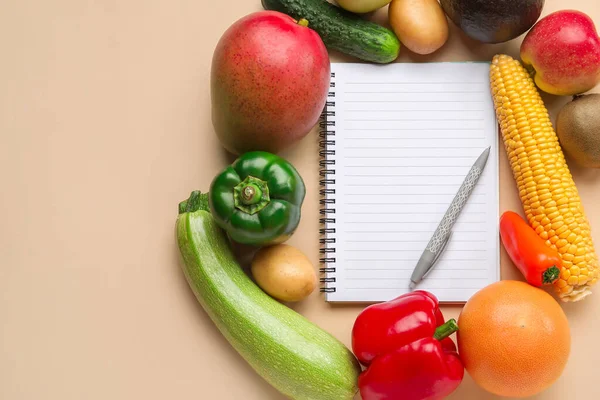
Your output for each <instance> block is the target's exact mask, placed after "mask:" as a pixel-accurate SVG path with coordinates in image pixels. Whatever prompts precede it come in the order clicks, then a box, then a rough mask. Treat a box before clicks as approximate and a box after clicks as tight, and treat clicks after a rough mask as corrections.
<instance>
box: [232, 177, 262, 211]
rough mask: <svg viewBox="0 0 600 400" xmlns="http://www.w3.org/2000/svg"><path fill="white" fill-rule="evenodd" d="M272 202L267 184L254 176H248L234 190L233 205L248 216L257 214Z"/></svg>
mask: <svg viewBox="0 0 600 400" xmlns="http://www.w3.org/2000/svg"><path fill="white" fill-rule="evenodd" d="M270 201H271V198H270V197H269V186H268V185H267V182H265V181H263V180H262V179H259V178H256V177H254V176H247V177H246V179H244V180H243V181H242V182H240V183H238V184H237V185H236V186H234V188H233V204H234V205H235V208H237V209H238V210H240V211H243V212H245V213H246V214H250V215H253V214H256V213H257V212H259V211H260V210H262V209H263V208H265V207H266V206H267V205H268V204H269V202H270Z"/></svg>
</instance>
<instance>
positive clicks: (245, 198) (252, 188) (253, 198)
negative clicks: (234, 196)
mask: <svg viewBox="0 0 600 400" xmlns="http://www.w3.org/2000/svg"><path fill="white" fill-rule="evenodd" d="M261 199H262V190H260V188H259V187H258V185H256V184H254V183H249V184H247V185H246V186H244V187H243V188H242V190H241V191H240V200H241V201H242V203H244V204H246V205H251V204H256V203H258V202H259V201H260V200H261Z"/></svg>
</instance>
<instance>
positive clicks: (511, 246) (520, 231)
mask: <svg viewBox="0 0 600 400" xmlns="http://www.w3.org/2000/svg"><path fill="white" fill-rule="evenodd" d="M500 237H501V238H502V243H503V244H504V248H505V249H506V252H507V253H508V255H509V257H510V259H511V260H512V262H513V263H514V264H515V265H516V266H517V268H518V269H519V271H521V273H523V275H524V276H525V279H527V282H529V284H530V285H533V286H536V287H541V286H543V285H549V284H551V283H553V282H554V281H555V280H557V279H558V277H559V276H560V271H561V268H562V261H561V258H560V255H559V254H558V252H557V251H556V250H554V249H552V248H550V247H549V246H547V245H546V242H545V241H544V239H542V238H541V237H539V236H538V234H537V233H536V232H535V230H534V229H533V228H532V227H530V226H529V225H528V224H527V222H525V220H524V219H523V218H521V216H520V215H519V214H517V213H514V212H512V211H507V212H505V213H504V214H502V216H501V217H500Z"/></svg>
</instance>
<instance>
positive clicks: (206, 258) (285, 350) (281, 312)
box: [177, 192, 360, 400]
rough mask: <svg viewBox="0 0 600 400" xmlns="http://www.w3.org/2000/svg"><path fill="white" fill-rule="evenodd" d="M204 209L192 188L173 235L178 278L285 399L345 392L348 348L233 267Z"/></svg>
mask: <svg viewBox="0 0 600 400" xmlns="http://www.w3.org/2000/svg"><path fill="white" fill-rule="evenodd" d="M205 210H206V211H205ZM207 210H208V206H207V198H206V197H205V195H200V193H199V192H193V193H192V196H191V197H190V199H189V200H187V201H185V202H182V203H181V204H180V206H179V212H180V214H179V217H178V218H177V241H178V245H179V250H180V252H181V254H182V256H183V260H184V266H183V272H184V274H185V277H186V279H187V281H188V283H189V285H190V287H191V288H192V290H193V292H194V294H195V295H196V298H197V299H198V301H199V302H200V304H201V305H202V307H203V308H204V310H206V312H207V314H208V315H209V317H210V318H211V320H212V321H213V322H214V324H215V325H216V326H217V328H218V329H219V330H220V331H221V333H222V334H223V336H225V338H227V340H228V341H229V343H230V344H231V345H232V346H233V347H234V348H235V349H236V350H237V351H238V352H239V353H240V355H241V356H242V357H243V358H244V359H245V360H246V361H247V362H248V363H249V364H250V365H251V366H252V367H253V368H254V369H255V370H256V372H257V373H258V374H260V375H261V376H262V377H263V378H264V379H266V380H267V381H268V382H269V383H270V384H271V385H273V386H274V387H275V388H276V389H277V390H279V391H280V392H281V393H283V394H284V395H286V396H288V397H289V398H292V399H299V400H344V399H348V400H350V399H352V398H353V397H354V394H355V393H356V392H357V386H356V384H357V379H358V374H359V373H360V367H359V364H358V361H357V360H356V358H355V357H354V355H353V354H352V352H351V351H350V350H349V349H348V348H347V347H346V346H345V345H344V344H343V343H341V342H340V341H338V340H337V339H336V338H334V337H333V336H331V335H330V334H329V333H327V332H325V331H323V330H322V329H320V328H318V327H317V326H316V325H314V324H312V323H311V322H310V321H308V320H307V319H306V318H304V317H303V316H301V315H300V314H298V313H296V312H295V311H293V310H291V309H289V308H288V307H286V306H284V305H283V304H281V303H279V302H277V301H276V300H274V299H273V298H271V297H269V296H268V295H267V294H265V293H264V292H263V291H262V290H261V289H260V288H259V287H258V286H257V285H256V284H255V283H254V282H253V281H252V280H251V279H250V278H249V277H248V276H247V275H246V274H245V273H244V271H243V270H242V269H241V268H240V266H239V264H238V263H237V261H236V259H235V257H234V255H233V253H232V251H231V248H230V246H229V241H228V239H227V236H226V234H225V232H224V231H223V230H222V229H221V228H219V227H218V225H217V224H216V222H215V220H214V218H213V217H212V215H211V214H210V212H208V211H207Z"/></svg>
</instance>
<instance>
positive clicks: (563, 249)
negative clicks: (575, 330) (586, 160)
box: [490, 55, 600, 301]
mask: <svg viewBox="0 0 600 400" xmlns="http://www.w3.org/2000/svg"><path fill="white" fill-rule="evenodd" d="M490 86H491V90H492V97H493V99H494V106H495V108H496V116H497V118H498V122H499V124H500V129H501V132H502V138H503V141H504V145H505V148H506V152H507V155H508V160H509V163H510V166H511V169H512V171H513V176H514V178H515V181H516V182H517V188H518V193H519V196H520V197H521V202H522V203H523V209H524V211H525V216H526V217H527V221H529V224H530V225H531V226H532V228H533V229H534V230H535V232H536V233H537V234H538V235H539V236H540V237H541V238H543V239H544V240H545V242H546V245H548V246H550V247H552V248H554V249H556V250H557V251H558V252H559V254H560V256H561V258H562V260H563V269H562V272H561V277H560V278H559V279H558V280H557V281H556V282H555V283H554V285H555V287H556V289H557V291H558V293H559V296H560V298H561V299H562V300H563V301H578V300H580V299H582V298H584V297H586V296H587V295H589V294H591V289H590V286H592V285H593V284H595V283H596V282H597V280H598V277H599V276H600V270H599V268H600V267H599V265H598V257H597V256H596V253H595V252H594V247H593V244H592V238H591V235H590V225H589V222H588V220H587V218H586V217H585V215H584V212H583V206H582V204H581V200H580V198H579V194H578V192H577V188H576V187H575V183H574V182H573V177H572V176H571V172H570V171H569V168H568V166H567V164H566V161H565V157H564V155H563V153H562V150H561V148H560V144H559V142H558V138H557V136H556V133H555V132H554V129H553V128H552V123H551V122H550V117H549V115H548V111H547V110H546V107H545V106H544V103H543V101H542V99H541V97H540V95H539V93H538V91H537V89H536V87H535V84H534V82H533V80H532V79H531V77H530V75H529V73H528V72H527V71H526V70H525V69H524V68H523V66H522V65H521V63H520V62H519V61H517V60H514V59H513V58H511V57H509V56H507V55H497V56H495V57H494V59H493V61H492V65H491V67H490Z"/></svg>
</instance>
